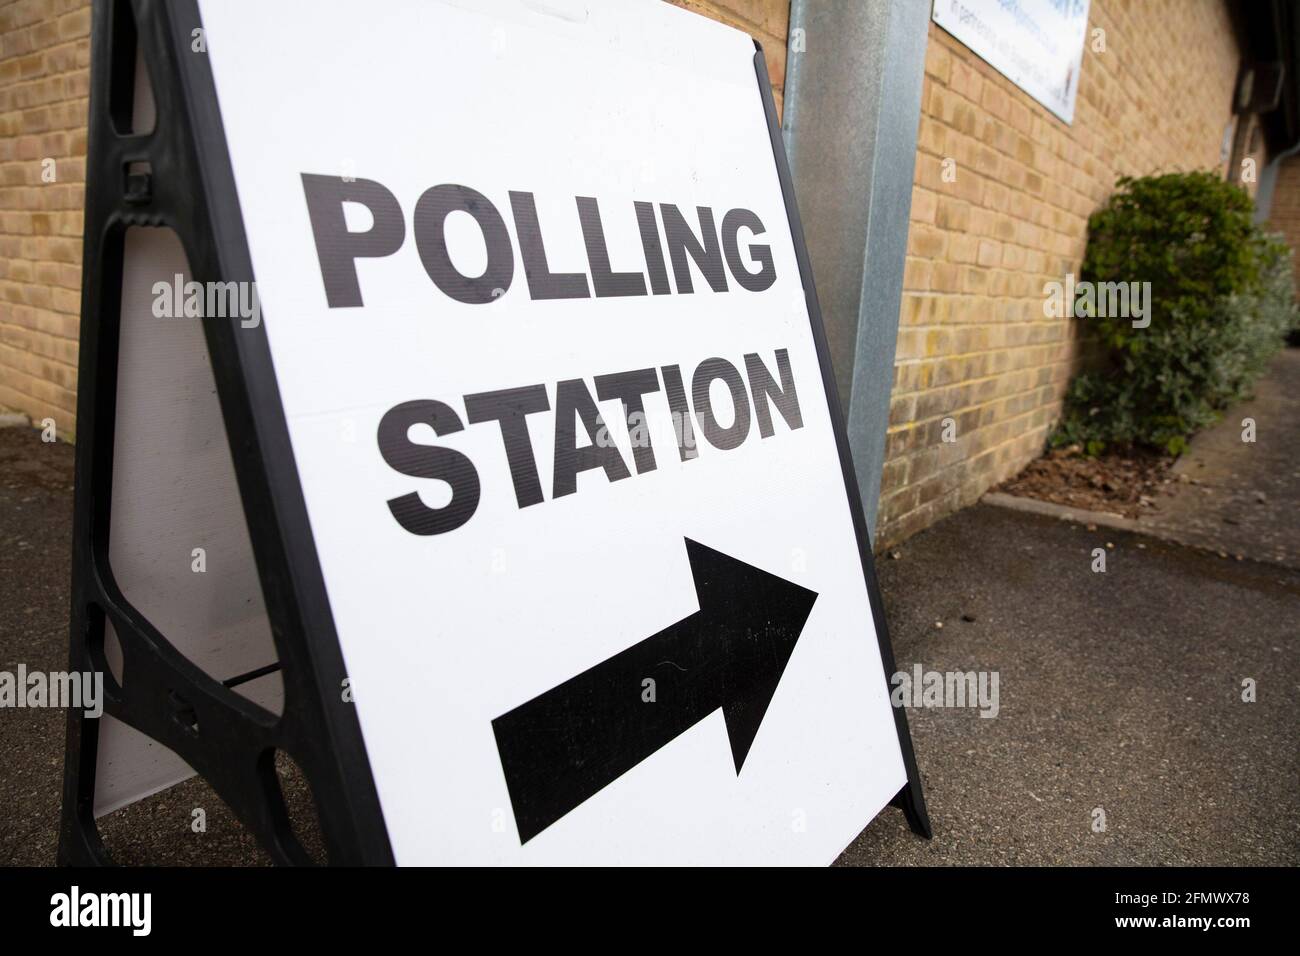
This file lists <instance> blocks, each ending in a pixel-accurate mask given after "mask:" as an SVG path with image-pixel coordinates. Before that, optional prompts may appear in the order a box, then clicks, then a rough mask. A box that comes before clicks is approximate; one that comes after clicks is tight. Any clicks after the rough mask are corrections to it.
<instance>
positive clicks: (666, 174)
mask: <svg viewBox="0 0 1300 956" xmlns="http://www.w3.org/2000/svg"><path fill="white" fill-rule="evenodd" d="M200 9H201V13H202V18H203V25H204V29H205V31H206V41H207V42H206V45H207V50H208V55H209V56H210V58H211V65H212V71H213V76H214V79H215V87H216V94H217V99H218V103H219V106H220V110H221V116H222V120H223V123H224V128H225V136H226V140H227V144H228V147H229V152H230V160H231V166H232V169H233V173H234V181H235V185H236V188H237V192H238V203H239V207H240V211H241V213H242V217H243V223H244V226H245V230H246V233H247V241H248V247H249V252H250V254H251V260H252V263H253V267H254V271H255V274H256V278H257V283H258V295H259V299H260V303H261V309H262V316H263V322H264V324H265V330H266V335H267V338H268V341H269V345H270V350H271V355H272V358H273V360H274V365H275V375H276V379H277V381H278V386H279V392H280V395H281V397H282V399H283V407H284V415H285V418H286V420H287V423H288V430H289V434H290V437H291V440H292V454H293V456H294V458H295V460H296V463H297V470H298V473H299V474H300V475H301V479H302V492H303V496H304V498H305V502H306V506H307V512H308V516H309V518H310V524H311V532H312V536H313V538H314V541H315V546H316V549H317V554H318V557H319V561H320V565H321V570H322V573H323V577H324V581H325V585H326V590H327V591H328V596H329V603H330V608H331V611H332V616H333V620H334V624H335V627H336V629H337V633H338V639H339V643H340V647H341V650H342V653H343V657H344V659H345V663H346V666H347V670H348V675H349V679H350V682H351V687H352V689H353V691H354V693H355V706H356V708H357V712H358V717H359V721H360V725H361V729H362V733H363V736H364V739H365V746H366V751H367V754H368V757H369V763H370V767H371V769H372V771H373V776H374V782H375V786H376V790H377V792H378V796H379V800H380V803H381V804H382V809H383V817H384V823H385V825H386V828H387V832H388V835H389V838H390V840H391V842H392V849H393V853H394V856H395V858H396V860H397V862H399V863H403V864H410V863H417V864H418V863H485V862H505V863H511V862H517V863H551V864H555V863H578V862H582V863H592V862H600V863H649V864H653V863H669V862H672V863H720V862H726V863H771V862H783V863H827V862H830V861H831V860H832V859H833V858H834V857H835V856H836V855H837V854H838V853H839V852H840V851H841V850H842V849H843V848H844V847H845V846H846V845H847V844H848V843H849V842H850V841H851V840H852V839H853V838H854V837H855V836H856V835H857V833H858V832H859V831H860V830H861V829H862V827H863V826H864V825H865V824H866V823H867V822H868V821H869V820H870V819H871V818H872V817H873V816H874V815H875V814H876V813H878V812H879V811H880V810H881V808H882V807H884V806H885V804H886V803H887V802H889V801H890V800H891V798H893V797H894V796H895V794H897V793H898V792H899V791H900V788H902V787H903V786H904V785H905V784H907V782H908V779H907V771H906V768H905V759H904V756H903V752H902V747H901V744H900V736H899V731H898V727H897V725H896V722H895V714H894V712H893V710H892V708H891V706H890V702H889V699H888V682H887V679H886V674H885V668H884V659H883V655H882V649H881V645H880V644H879V643H878V637H877V629H878V623H877V621H876V620H875V616H874V614H873V611H872V601H871V588H872V587H873V585H872V584H871V583H870V578H869V576H868V575H866V574H864V565H863V561H864V556H863V549H864V547H865V546H866V545H867V542H866V541H865V540H864V538H863V537H860V536H859V530H860V528H861V526H860V525H858V526H857V529H858V530H855V514H854V508H855V507H856V504H855V502H854V500H853V499H852V498H850V494H851V493H852V492H850V486H849V484H848V483H847V482H846V474H845V472H844V471H843V469H842V464H843V461H844V460H846V459H845V458H844V457H843V456H845V455H846V454H847V452H846V445H845V444H844V440H843V432H842V427H841V426H840V423H839V422H838V420H837V418H836V416H837V415H838V412H837V411H836V409H835V408H834V406H833V404H832V403H833V398H832V397H831V395H832V393H831V391H830V390H829V389H828V385H829V383H830V379H829V377H828V376H829V373H828V359H827V356H826V354H825V351H824V349H821V350H819V345H818V338H817V336H818V334H820V333H819V327H818V326H816V325H815V324H814V321H819V319H817V320H814V317H813V316H812V315H810V310H809V306H808V298H807V296H806V294H805V289H804V284H803V281H802V280H801V268H800V262H799V259H798V247H797V245H796V242H797V240H796V237H795V233H794V229H793V227H792V223H791V221H790V218H789V214H788V210H787V205H786V197H785V194H784V192H783V188H782V182H781V179H780V174H779V167H778V163H777V159H776V156H775V154H774V150H773V141H772V135H773V134H772V128H771V127H770V125H769V117H768V116H767V115H766V113H765V110H764V105H763V96H764V95H765V91H764V90H763V89H762V86H761V84H760V80H759V78H758V76H757V75H756V68H755V48H754V45H753V42H752V41H751V40H750V38H749V37H747V36H746V35H744V34H743V33H740V32H738V31H736V30H733V29H730V28H728V27H725V26H722V25H720V24H717V23H714V22H712V21H709V20H706V19H705V18H703V17H699V16H696V15H694V14H690V13H688V12H685V11H682V10H680V9H677V8H675V7H672V6H670V5H668V4H663V3H659V2H657V0H629V2H620V3H606V2H599V3H597V2H591V3H582V2H571V0H564V2H561V0H549V2H547V3H535V2H522V0H491V2H480V0H475V2H472V3H471V2H459V0H457V2H432V0H387V2H384V3H381V4H370V5H366V6H365V7H363V8H358V7H357V6H356V5H354V4H352V3H348V2H342V0H330V2H323V0H318V2H315V3H312V4H310V5H296V4H273V3H266V2H265V0H202V2H201V3H200ZM799 241H801V240H799ZM879 626H881V627H883V623H881V624H880V625H879Z"/></svg>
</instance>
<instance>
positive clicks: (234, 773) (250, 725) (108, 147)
mask: <svg viewBox="0 0 1300 956" xmlns="http://www.w3.org/2000/svg"><path fill="white" fill-rule="evenodd" d="M132 22H133V23H134V28H133V27H132ZM200 26H201V24H200V19H199V12H198V5H197V3H196V2H195V0H95V5H94V8H93V20H92V28H91V84H90V85H91V95H90V116H89V143H88V148H87V163H86V209H85V241H84V253H83V267H84V278H83V289H82V309H81V316H82V321H81V353H80V361H79V388H78V399H77V417H78V426H79V428H78V430H79V435H78V441H77V461H76V503H75V507H74V516H73V548H72V553H73V580H72V609H71V620H72V624H71V651H70V659H71V665H70V666H71V669H72V670H74V671H84V670H99V671H102V672H103V673H104V674H105V685H106V686H105V698H106V700H105V707H104V709H105V712H106V713H108V714H110V715H112V716H113V717H116V718H117V719H119V720H122V721H124V722H125V723H127V724H129V725H130V726H132V727H134V728H135V729H136V730H139V731H141V732H142V733H145V734H147V735H148V736H150V737H152V738H154V739H155V740H157V741H159V742H160V743H162V744H164V745H165V746H167V747H169V748H170V749H171V750H173V751H175V753H176V754H178V755H179V756H180V757H181V758H182V759H183V760H185V761H186V762H187V763H188V764H189V765H190V766H191V767H193V768H194V770H196V771H197V772H198V773H199V774H200V775H202V776H203V777H204V778H205V779H206V780H207V781H208V783H209V784H210V785H211V786H212V788H213V789H214V790H215V791H216V793H217V794H218V796H220V797H221V799H222V800H224V801H225V802H226V804H227V805H228V806H229V807H230V809H231V810H232V811H233V813H234V814H235V816H236V817H237V818H238V819H239V821H240V822H241V823H242V824H243V825H244V826H246V827H248V829H249V830H250V831H252V833H253V834H254V835H255V836H256V837H257V839H258V841H259V842H260V843H261V844H262V846H263V847H264V848H265V849H266V850H267V852H268V853H269V854H270V856H271V858H272V859H273V860H274V861H275V862H276V863H293V864H302V863H310V862H311V859H310V857H309V856H308V854H307V853H306V851H305V850H304V849H303V847H302V845H301V844H300V843H299V841H298V839H297V838H296V837H295V835H294V833H293V829H292V827H291V825H290V820H289V814H288V811H287V809H286V807H285V804H284V800H283V796H282V794H281V792H280V788H279V785H278V782H277V779H276V772H275V768H274V755H275V751H276V750H283V751H285V752H286V753H287V754H288V755H289V756H290V757H292V758H293V760H294V761H295V762H296V763H297V764H298V765H299V767H301V768H302V771H303V773H304V774H305V775H306V778H307V780H308V782H309V784H310V786H311V789H312V793H313V796H314V798H315V803H316V809H317V814H318V817H319V820H320V826H321V831H322V838H323V841H324V844H325V849H326V853H327V854H328V857H329V861H330V862H331V863H338V864H392V863H393V854H392V848H391V846H390V844H389V841H388V835H387V831H386V830H385V827H384V821H383V816H382V813H381V812H380V806H379V799H378V794H377V793H376V791H375V787H374V781H373V778H372V776H371V774H370V770H369V762H368V759H367V757H366V750H365V746H364V743H363V741H362V737H361V728H360V723H359V722H358V719H357V716H356V710H355V707H354V706H353V705H352V704H350V703H345V702H343V701H342V699H341V698H342V682H343V680H344V678H345V677H346V673H345V671H344V667H343V656H342V652H341V650H340V648H339V643H338V638H337V635H336V633H335V630H334V622H333V619H332V616H331V614H330V607H329V601H328V600H327V598H326V593H325V586H324V581H323V579H322V577H321V571H320V566H319V563H318V561H317V558H316V549H315V545H314V543H313V540H312V534H311V528H310V525H309V524H308V521H307V511H306V506H305V504H304V502H303V499H302V492H301V486H300V484H299V481H298V475H297V469H296V466H295V464H294V460H293V455H292V452H291V451H290V444H289V433H288V428H287V425H286V423H285V420H284V412H283V408H282V406H281V404H280V398H279V391H278V388H277V386H276V379H275V374H274V370H273V368H272V364H271V354H270V349H269V346H268V344H267V340H266V333H265V327H264V326H262V325H259V326H257V327H256V328H242V327H240V324H239V320H238V319H237V318H233V319H216V318H208V319H204V320H203V321H204V333H205V338H206V341H207V346H208V350H209V353H210V356H211V362H212V369H213V374H214V376H215V379H216V385H217V394H218V398H219V400H220V403H221V411H222V416H223V419H224V421H225V426H226V436H227V440H228V442H229V445H230V453H231V457H232V459H233V461H234V467H235V475H236V478H237V480H238V484H239V492H240V497H241V499H242V502H243V507H244V514H245V518H246V520H247V523H248V531H249V535H250V538H251V541H252V546H253V554H254V558H255V561H256V564H257V570H258V576H259V578H260V580H261V584H262V596H263V599H264V601H265V604H266V611H267V615H268V617H269V620H270V623H271V631H272V634H273V637H274V640H275V648H276V652H277V654H278V655H279V662H280V669H281V672H282V674H283V679H284V713H283V715H282V716H280V717H276V715H274V714H272V713H271V712H270V711H268V710H266V709H265V708H263V707H260V706H258V705H257V704H254V703H253V702H252V701H250V700H248V699H246V698H245V697H242V696H241V695H239V694H237V693H236V692H235V691H233V690H231V689H230V688H229V687H227V686H225V685H223V684H222V683H221V682H219V681H217V680H216V679H214V678H212V677H210V676H208V675H207V674H206V673H204V672H203V671H202V670H201V669H199V668H198V667H196V666H195V665H194V664H192V663H191V662H190V661H189V660H188V659H187V658H186V657H185V656H184V655H182V654H181V653H179V652H178V651H177V650H176V649H175V648H174V647H173V646H172V645H171V644H170V643H168V641H167V638H166V636H165V635H163V634H160V633H159V632H158V631H157V630H156V629H155V628H154V627H153V626H152V625H151V624H150V623H149V622H148V621H147V620H146V619H145V618H144V616H143V615H141V614H140V613H139V612H138V611H137V610H136V609H135V608H133V607H132V606H131V605H130V603H129V602H128V601H127V600H126V599H125V597H124V596H123V595H122V592H121V591H120V590H119V589H118V587H117V584H116V583H115V581H114V579H113V573H112V569H111V568H110V566H109V560H108V540H109V538H108V532H109V524H110V520H111V515H110V514H109V509H110V502H111V500H112V495H111V491H112V489H111V482H112V474H113V432H114V421H115V411H116V409H115V405H116V394H117V347H118V331H119V327H120V318H121V317H120V314H119V313H120V306H121V292H122V265H123V239H124V236H125V233H126V230H127V228H129V227H131V226H150V227H157V226H165V227H170V228H171V229H173V230H175V232H176V234H177V235H178V236H179V238H180V241H181V244H182V245H183V247H184V249H185V253H186V255H187V256H188V258H189V263H190V268H191V272H192V274H193V278H194V279H195V280H196V281H199V282H216V281H236V282H240V281H252V280H253V269H252V263H251V260H250V258H249V253H248V247H247V241H246V239H245V234H244V227H243V220H242V217H241V215H240V211H239V203H238V199H237V195H236V192H235V183H234V175H233V172H232V170H231V167H230V158H229V152H228V150H227V148H226V142H225V133H224V129H223V126H222V123H221V117H220V112H219V109H218V105H217V99H216V90H215V86H214V83H213V78H212V72H211V66H210V63H209V61H208V57H207V55H206V53H203V52H195V51H194V50H192V47H191V45H192V41H193V36H192V31H193V30H195V29H197V28H199V27H200ZM137 42H138V43H140V44H142V46H143V51H144V61H145V64H146V68H147V70H148V72H149V76H150V82H151V85H152V88H153V94H154V100H155V103H156V107H157V120H156V122H155V125H154V129H153V131H152V132H150V133H148V134H145V135H129V134H128V135H123V134H121V133H119V132H118V129H119V128H120V127H123V126H126V125H128V123H124V122H123V119H124V117H126V118H127V119H128V120H129V116H130V111H129V108H128V107H126V106H124V104H126V103H129V91H130V90H131V89H132V88H133V85H134V76H135V59H136V49H135V48H136V43H137ZM115 118H116V121H117V122H116V125H115V123H114V119H115ZM133 162H147V163H148V164H149V167H150V172H149V174H148V175H147V177H143V176H138V175H137V176H133V177H129V178H128V176H127V175H126V170H127V167H128V164H130V163H133ZM106 619H107V620H108V621H111V622H112V624H113V629H114V631H115V633H116V635H117V637H118V640H119V642H120V644H121V648H122V657H123V668H122V675H123V680H122V684H121V685H120V686H119V685H118V684H117V682H116V681H115V680H113V679H112V677H111V674H110V672H109V669H108V667H107V662H106V660H105V657H104V651H103V642H104V621H105V620H106ZM195 722H197V726H198V731H197V733H196V732H195V731H194V730H193V728H192V724H193V723H195ZM98 737H99V723H98V721H96V720H91V719H87V718H85V717H83V716H82V714H81V712H80V711H71V712H70V713H69V718H68V733H67V757H66V765H65V771H64V784H63V812H62V820H61V828H60V840H59V856H58V858H59V862H60V863H64V864H72V865H86V864H106V863H111V862H112V860H111V859H110V857H109V854H108V852H107V850H106V848H105V847H104V844H103V842H102V841H101V839H100V837H99V832H98V829H97V827H96V825H95V821H94V815H93V800H94V790H95V766H96V753H97V746H98Z"/></svg>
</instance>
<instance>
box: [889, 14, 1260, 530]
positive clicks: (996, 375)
mask: <svg viewBox="0 0 1300 956" xmlns="http://www.w3.org/2000/svg"><path fill="white" fill-rule="evenodd" d="M1089 20H1090V22H1089V30H1090V31H1091V30H1092V29H1094V28H1101V29H1102V30H1104V31H1105V51H1104V52H1095V51H1094V50H1093V49H1091V42H1092V41H1091V38H1090V39H1089V41H1088V43H1087V44H1085V52H1084V58H1083V67H1082V71H1081V73H1080V79H1079V93H1078V101H1077V106H1076V110H1075V117H1074V122H1073V124H1072V125H1068V126H1067V125H1066V124H1065V123H1063V122H1061V121H1060V120H1058V119H1056V118H1055V117H1054V116H1052V115H1051V114H1050V113H1049V112H1048V111H1047V110H1046V109H1045V108H1044V107H1042V106H1040V105H1039V104H1038V103H1036V102H1035V101H1033V100H1032V99H1030V98H1029V97H1028V96H1027V95H1025V94H1024V93H1022V92H1021V91H1020V90H1019V89H1017V88H1016V87H1014V86H1013V85H1012V84H1011V83H1010V82H1009V81H1008V80H1006V79H1005V78H1004V77H1002V76H1001V75H1000V74H999V73H997V72H996V71H995V70H994V69H993V68H992V67H990V66H988V65H987V64H986V63H984V61H982V60H980V59H979V58H978V57H976V56H975V55H974V54H972V53H971V52H970V51H969V50H967V49H966V48H965V47H964V46H962V45H961V44H960V43H958V42H957V41H956V40H954V39H953V38H952V37H951V36H949V35H948V34H947V33H946V32H944V31H943V30H941V29H939V28H938V27H936V26H934V25H933V24H931V26H930V41H929V47H928V51H927V56H926V68H925V73H926V75H925V81H924V91H923V97H922V115H921V120H920V127H919V133H918V153H917V161H916V173H915V185H914V188H913V191H912V223H911V229H910V234H909V240H908V257H907V265H906V272H905V279H904V295H903V302H902V311H901V317H900V327H899V335H898V352H897V358H896V366H895V370H894V387H893V398H892V405H891V409H890V426H889V437H888V443H887V448H886V461H885V466H884V475H883V481H882V495H881V509H880V518H879V524H878V529H877V530H878V534H877V544H878V545H879V546H882V547H883V546H888V545H889V544H891V543H893V542H895V541H899V540H901V539H903V538H905V537H907V536H908V535H910V534H912V533H914V532H915V531H917V530H919V529H920V528H922V527H925V526H926V525H928V524H930V523H932V522H933V521H935V520H936V519H937V518H939V517H941V516H942V515H944V514H947V513H948V512H951V511H954V510H956V509H957V508H959V507H962V506H964V505H966V504H969V503H971V502H973V501H975V500H976V499H978V497H979V496H980V495H981V494H982V493H983V492H984V491H985V490H986V489H987V488H989V487H990V486H992V485H993V484H996V483H997V482H999V481H1001V480H1003V479H1004V478H1007V477H1009V476H1010V475H1012V474H1014V473H1015V472H1017V471H1018V470H1019V469H1020V468H1021V467H1023V466H1024V465H1025V464H1026V463H1027V462H1028V461H1029V460H1030V459H1032V458H1033V457H1035V456H1036V455H1037V454H1038V453H1039V452H1040V451H1041V450H1042V447H1043V443H1044V440H1045V438H1046V436H1047V434H1048V431H1049V429H1050V428H1051V426H1052V424H1053V422H1054V420H1055V419H1056V418H1057V416H1058V414H1059V412H1060V406H1061V398H1062V395H1063V393H1064V390H1065V387H1066V384H1067V383H1068V380H1069V377H1070V374H1071V372H1072V370H1073V366H1074V364H1075V359H1076V352H1077V339H1076V336H1077V331H1078V330H1077V329H1076V328H1074V327H1073V326H1072V323H1071V321H1069V320H1052V319H1047V318H1045V317H1044V316H1043V310H1042V302H1043V296H1042V289H1043V284H1044V283H1045V282H1047V281H1050V280H1053V279H1055V280H1060V279H1061V278H1062V276H1063V275H1064V274H1065V273H1067V272H1073V273H1075V274H1076V275H1077V274H1078V271H1079V265H1080V263H1081V261H1082V257H1083V251H1084V247H1085V241H1086V232H1087V217H1088V215H1089V214H1090V213H1091V212H1092V211H1093V210H1095V209H1096V208H1097V207H1098V206H1099V205H1100V204H1101V203H1102V202H1103V201H1104V200H1105V198H1106V197H1107V195H1108V194H1109V193H1110V192H1111V190H1112V189H1113V186H1114V182H1115V179H1116V177H1117V176H1119V175H1122V174H1132V175H1141V174H1147V173H1154V172H1158V171H1171V170H1177V169H1187V168H1214V169H1218V170H1220V171H1222V170H1224V168H1225V167H1224V164H1223V163H1222V162H1221V158H1220V150H1221V148H1222V143H1223V138H1224V130H1225V128H1226V126H1227V124H1228V122H1229V120H1230V118H1231V109H1230V107H1231V98H1232V90H1233V82H1234V80H1235V78H1236V71H1237V59H1238V55H1237V47H1236V43H1235V41H1234V39H1233V36H1232V32H1231V26H1230V23H1229V20H1228V14H1227V9H1226V6H1225V4H1224V3H1223V2H1222V0H1143V2H1133V0H1092V7H1091V12H1090V17H1089ZM947 158H951V159H953V160H954V161H955V167H954V168H955V169H956V173H957V177H956V180H955V181H954V182H945V181H944V178H943V175H942V172H943V165H942V164H943V161H944V160H945V159H947ZM948 418H951V419H952V421H953V424H954V426H955V434H954V437H955V439H956V440H955V441H954V442H951V443H948V442H944V441H943V437H944V431H945V424H944V421H945V419H948ZM951 431H952V430H950V432H951Z"/></svg>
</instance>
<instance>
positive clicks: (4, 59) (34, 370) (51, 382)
mask: <svg viewBox="0 0 1300 956" xmlns="http://www.w3.org/2000/svg"><path fill="white" fill-rule="evenodd" d="M89 36H90V3H89V0H10V2H5V3H2V4H0V406H6V407H8V408H11V409H15V410H17V411H21V412H25V413H26V414H27V415H29V416H30V417H32V418H33V419H35V420H36V421H40V420H42V419H44V418H47V417H50V418H53V419H54V420H55V422H56V423H57V425H58V429H59V434H60V436H61V437H71V436H72V434H73V430H74V428H75V412H76V390H77V331H78V314H79V313H80V310H81V209H82V202H83V199H84V188H83V184H84V182H85V172H86V104H87V96H88V88H89V81H88V72H87V67H88V65H89V59H90V40H89Z"/></svg>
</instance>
